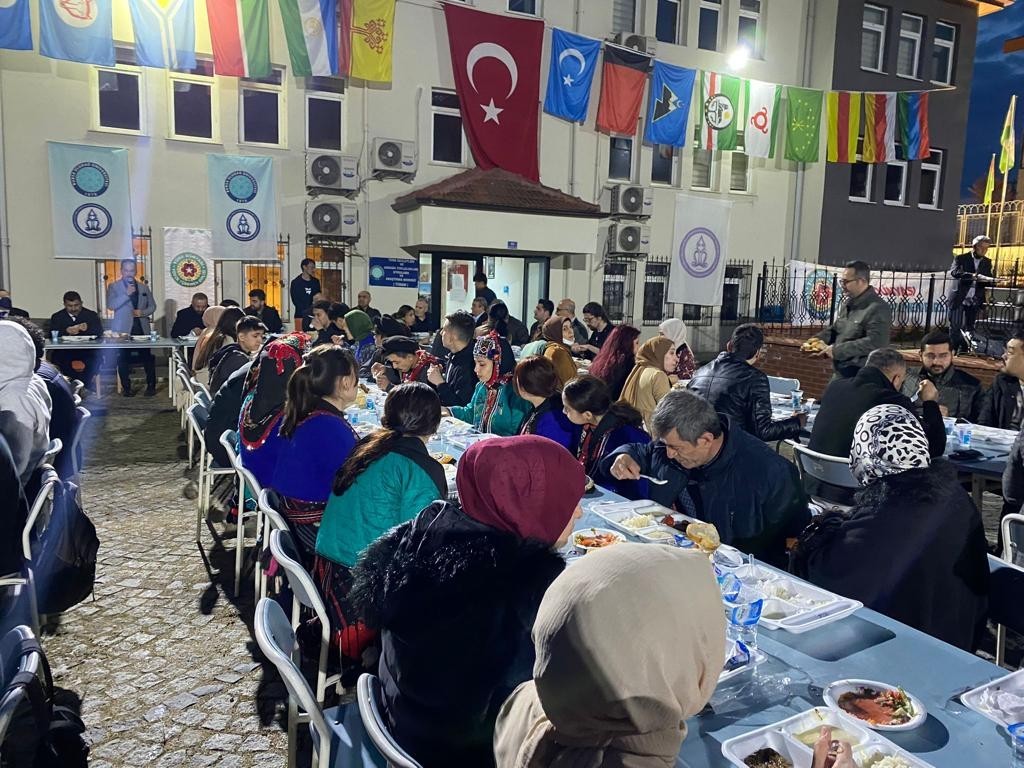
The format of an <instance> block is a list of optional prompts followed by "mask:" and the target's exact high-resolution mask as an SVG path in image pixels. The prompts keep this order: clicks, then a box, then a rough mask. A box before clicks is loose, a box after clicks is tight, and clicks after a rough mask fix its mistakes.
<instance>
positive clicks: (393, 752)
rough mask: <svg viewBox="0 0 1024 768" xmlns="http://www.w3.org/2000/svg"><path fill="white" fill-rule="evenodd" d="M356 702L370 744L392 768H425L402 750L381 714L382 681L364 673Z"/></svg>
mask: <svg viewBox="0 0 1024 768" xmlns="http://www.w3.org/2000/svg"><path fill="white" fill-rule="evenodd" d="M356 700H357V701H358V702H359V715H360V717H362V719H363V728H365V729H366V735H367V736H368V737H369V739H370V742H371V743H372V744H373V746H375V747H376V748H377V749H378V751H380V753H381V755H383V756H384V759H385V760H387V764H388V766H389V767H390V768H423V767H422V766H421V765H420V764H419V763H417V762H416V761H415V760H414V759H413V758H412V757H410V756H409V754H408V753H407V752H406V751H405V750H404V749H402V747H401V746H400V745H399V743H398V742H397V741H395V739H394V737H393V736H392V735H391V732H390V731H388V726H387V723H386V722H385V721H384V716H383V715H382V714H381V711H380V710H381V707H380V701H381V690H380V680H379V679H378V678H377V676H376V675H371V674H370V673H369V672H364V673H363V674H361V675H360V676H359V681H358V682H357V683H356Z"/></svg>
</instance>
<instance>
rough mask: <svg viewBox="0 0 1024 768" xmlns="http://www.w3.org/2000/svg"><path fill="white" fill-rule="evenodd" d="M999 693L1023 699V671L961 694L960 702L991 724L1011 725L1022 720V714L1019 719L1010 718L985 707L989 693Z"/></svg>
mask: <svg viewBox="0 0 1024 768" xmlns="http://www.w3.org/2000/svg"><path fill="white" fill-rule="evenodd" d="M1000 691H1001V692H1005V693H1012V694H1015V695H1017V696H1021V697H1024V669H1019V670H1017V671H1016V672H1011V673H1010V674H1008V675H1004V676H1003V677H1000V678H997V679H995V680H992V681H991V682H988V683H985V684H984V685H979V686H978V687H977V688H975V689H974V690H971V691H968V692H967V693H964V694H961V696H960V701H962V702H963V703H964V706H965V707H967V708H968V709H973V710H974V711H975V712H977V713H978V714H979V715H982V716H983V717H987V718H988V719H989V720H991V721H992V722H993V723H998V724H999V725H1003V726H1006V725H1012V724H1013V723H1018V722H1021V720H1024V713H1022V714H1021V716H1020V717H1012V716H1010V715H1007V714H1006V713H1004V712H1002V711H1000V710H996V709H993V708H992V707H989V706H986V700H987V699H988V697H989V696H991V695H992V694H991V693H990V692H1000Z"/></svg>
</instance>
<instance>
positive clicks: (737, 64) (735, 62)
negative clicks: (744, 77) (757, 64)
mask: <svg viewBox="0 0 1024 768" xmlns="http://www.w3.org/2000/svg"><path fill="white" fill-rule="evenodd" d="M748 61H750V49H749V48H747V46H745V45H741V46H740V47H739V48H737V49H736V50H734V51H733V52H732V53H730V54H729V69H731V70H733V71H734V72H738V71H739V70H741V69H743V68H744V67H745V66H747V62H748Z"/></svg>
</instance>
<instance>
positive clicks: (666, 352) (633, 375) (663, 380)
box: [620, 336, 676, 432]
mask: <svg viewBox="0 0 1024 768" xmlns="http://www.w3.org/2000/svg"><path fill="white" fill-rule="evenodd" d="M675 369H676V348H675V345H674V344H673V342H671V341H669V340H668V339H666V338H665V337H664V336H655V337H654V338H653V339H648V340H647V341H645V342H644V343H643V344H641V345H640V350H639V351H638V352H637V353H636V364H635V365H634V366H633V370H632V371H631V372H630V374H629V376H627V377H626V383H625V384H623V385H622V397H621V398H620V399H621V400H622V402H624V403H626V404H627V405H631V406H633V407H634V408H636V409H637V410H638V411H640V415H641V416H643V417H644V424H646V425H647V431H648V432H649V431H650V423H651V414H652V413H654V409H655V408H656V407H657V405H658V403H659V402H661V398H663V397H664V396H665V395H667V394H668V391H669V390H670V389H672V382H671V381H669V378H668V375H669V373H670V372H672V371H674V370H675Z"/></svg>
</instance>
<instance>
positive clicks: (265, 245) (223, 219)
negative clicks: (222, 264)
mask: <svg viewBox="0 0 1024 768" xmlns="http://www.w3.org/2000/svg"><path fill="white" fill-rule="evenodd" d="M206 167H207V175H208V177H209V206H210V229H212V230H213V242H214V245H215V246H216V248H217V258H218V259H221V260H224V261H276V260H277V194H276V193H275V191H274V161H273V160H272V159H271V158H269V157H249V156H245V155H207V156H206Z"/></svg>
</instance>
